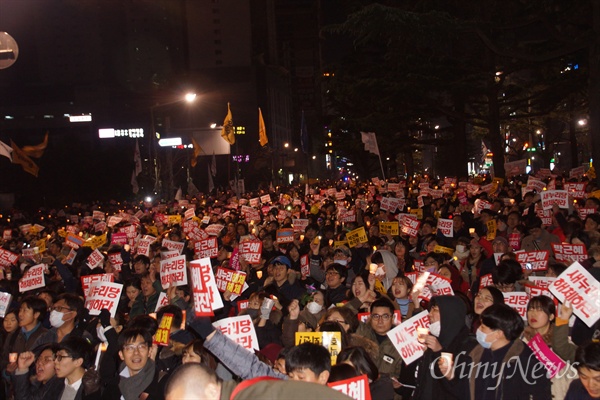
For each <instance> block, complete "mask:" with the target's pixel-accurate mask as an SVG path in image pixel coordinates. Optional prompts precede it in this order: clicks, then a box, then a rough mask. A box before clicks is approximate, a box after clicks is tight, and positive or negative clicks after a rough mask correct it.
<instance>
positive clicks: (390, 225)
mask: <svg viewBox="0 0 600 400" xmlns="http://www.w3.org/2000/svg"><path fill="white" fill-rule="evenodd" d="M379 233H381V234H382V235H390V236H398V235H399V234H400V233H399V226H398V221H394V222H380V223H379Z"/></svg>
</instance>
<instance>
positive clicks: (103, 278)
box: [81, 274, 115, 295]
mask: <svg viewBox="0 0 600 400" xmlns="http://www.w3.org/2000/svg"><path fill="white" fill-rule="evenodd" d="M114 280H115V278H114V275H113V274H93V275H85V276H82V277H81V288H82V289H83V294H84V295H87V291H88V289H89V288H90V285H91V284H92V283H93V282H114Z"/></svg>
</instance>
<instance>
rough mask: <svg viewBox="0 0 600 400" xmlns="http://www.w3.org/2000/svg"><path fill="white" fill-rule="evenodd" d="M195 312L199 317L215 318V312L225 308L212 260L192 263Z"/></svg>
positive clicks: (207, 259)
mask: <svg viewBox="0 0 600 400" xmlns="http://www.w3.org/2000/svg"><path fill="white" fill-rule="evenodd" d="M190 272H191V274H192V295H193V301H194V311H195V313H196V316H198V317H206V316H213V315H214V312H213V311H214V310H218V309H219V308H223V300H222V299H221V295H220V294H219V289H218V288H217V283H216V281H215V275H214V274H213V270H212V267H211V263H210V258H201V259H200V260H193V261H190Z"/></svg>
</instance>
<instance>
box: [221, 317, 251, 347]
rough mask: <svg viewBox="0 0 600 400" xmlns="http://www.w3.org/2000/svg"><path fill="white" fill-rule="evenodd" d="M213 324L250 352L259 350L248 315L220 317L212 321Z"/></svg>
mask: <svg viewBox="0 0 600 400" xmlns="http://www.w3.org/2000/svg"><path fill="white" fill-rule="evenodd" d="M213 326H214V327H215V328H217V329H219V330H220V331H221V332H222V333H223V334H224V335H225V336H227V337H228V338H229V339H231V340H233V341H234V342H236V343H237V344H239V345H241V346H242V347H243V348H245V349H247V350H249V351H251V352H252V353H254V350H259V347H258V338H257V337H256V331H255V330H254V324H253V323H252V318H250V316H249V315H247V314H246V315H240V316H237V317H230V318H224V319H220V320H218V321H215V322H213Z"/></svg>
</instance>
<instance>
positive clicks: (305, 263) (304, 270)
mask: <svg viewBox="0 0 600 400" xmlns="http://www.w3.org/2000/svg"><path fill="white" fill-rule="evenodd" d="M300 273H301V274H302V277H303V278H306V277H308V276H309V275H310V260H309V259H308V254H305V255H303V256H300Z"/></svg>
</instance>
